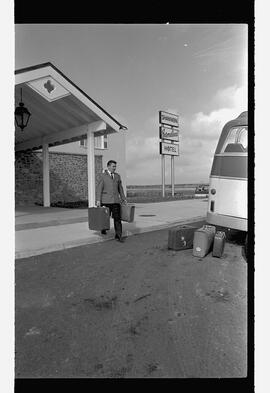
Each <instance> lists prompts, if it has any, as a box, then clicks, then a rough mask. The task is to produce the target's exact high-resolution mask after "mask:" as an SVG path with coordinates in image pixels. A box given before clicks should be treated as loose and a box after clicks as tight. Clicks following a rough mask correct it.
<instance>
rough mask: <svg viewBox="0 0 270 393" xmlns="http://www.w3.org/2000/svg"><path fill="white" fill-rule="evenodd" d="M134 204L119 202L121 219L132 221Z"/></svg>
mask: <svg viewBox="0 0 270 393" xmlns="http://www.w3.org/2000/svg"><path fill="white" fill-rule="evenodd" d="M134 214H135V206H134V205H129V204H128V203H122V204H121V220H122V221H127V222H133V221H134Z"/></svg>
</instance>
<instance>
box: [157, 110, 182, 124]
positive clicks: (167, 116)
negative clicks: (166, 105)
mask: <svg viewBox="0 0 270 393" xmlns="http://www.w3.org/2000/svg"><path fill="white" fill-rule="evenodd" d="M159 122H160V123H161V124H167V125H169V126H173V127H179V116H178V115H174V114H173V113H169V112H164V111H159Z"/></svg>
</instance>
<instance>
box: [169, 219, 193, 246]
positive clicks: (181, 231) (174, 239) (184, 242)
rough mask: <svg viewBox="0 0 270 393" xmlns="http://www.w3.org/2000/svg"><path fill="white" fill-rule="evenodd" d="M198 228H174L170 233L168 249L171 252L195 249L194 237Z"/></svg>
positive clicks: (188, 226)
mask: <svg viewBox="0 0 270 393" xmlns="http://www.w3.org/2000/svg"><path fill="white" fill-rule="evenodd" d="M196 229H197V228H196V227H193V226H191V225H182V226H179V227H176V228H172V229H170V230H169V233H168V248H169V249H171V250H186V249H188V248H192V247H193V237H194V232H195V231H196Z"/></svg>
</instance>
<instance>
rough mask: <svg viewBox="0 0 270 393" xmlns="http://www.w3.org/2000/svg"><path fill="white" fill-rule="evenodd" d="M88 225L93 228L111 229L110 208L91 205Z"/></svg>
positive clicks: (97, 229)
mask: <svg viewBox="0 0 270 393" xmlns="http://www.w3.org/2000/svg"><path fill="white" fill-rule="evenodd" d="M88 226H89V229H91V230H96V231H102V229H105V230H109V229H110V210H109V208H108V207H105V206H104V207H89V208H88Z"/></svg>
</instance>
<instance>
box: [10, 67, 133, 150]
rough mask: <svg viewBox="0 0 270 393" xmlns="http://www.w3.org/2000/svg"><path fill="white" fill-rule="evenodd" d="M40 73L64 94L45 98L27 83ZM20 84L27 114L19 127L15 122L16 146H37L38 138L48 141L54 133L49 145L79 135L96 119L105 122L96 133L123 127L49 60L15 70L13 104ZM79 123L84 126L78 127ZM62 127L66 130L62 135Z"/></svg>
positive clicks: (35, 147)
mask: <svg viewBox="0 0 270 393" xmlns="http://www.w3.org/2000/svg"><path fill="white" fill-rule="evenodd" d="M44 77H45V79H46V78H47V77H48V79H51V80H52V81H53V82H54V83H55V84H57V85H58V87H59V89H60V90H61V89H63V90H64V91H65V92H66V95H64V94H63V96H62V97H61V96H60V98H56V99H54V100H52V101H49V100H48V99H46V96H45V95H42V91H41V92H40V91H38V90H34V89H33V88H32V87H30V85H29V84H31V82H34V83H36V82H38V81H39V80H41V81H42V79H43V78H44ZM41 87H43V84H42V85H41ZM21 88H22V101H23V103H24V105H25V107H26V108H27V109H28V110H29V111H30V113H31V117H30V120H29V123H28V125H27V127H26V128H25V129H24V130H23V131H22V130H21V129H20V128H19V127H17V126H16V125H15V148H16V150H20V146H22V147H23V146H25V145H26V143H27V146H30V148H33V149H37V148H40V147H41V146H40V142H41V141H43V142H44V143H46V142H47V140H48V141H50V139H52V137H53V136H57V135H59V139H57V138H53V139H54V140H53V142H51V143H50V142H49V146H53V145H56V144H62V143H68V142H72V141H75V140H78V139H81V138H82V136H85V134H86V130H87V125H88V124H91V123H95V122H100V121H102V122H104V123H105V127H104V128H105V129H104V130H99V132H97V135H100V134H102V133H103V134H109V133H114V132H118V131H119V129H121V128H124V129H125V128H126V127H124V126H122V125H121V124H120V123H119V122H118V121H117V120H115V119H114V118H113V117H112V116H111V115H109V114H108V113H107V112H106V111H105V110H104V109H103V108H101V107H100V106H99V105H98V104H96V103H95V102H94V101H93V100H92V99H91V98H90V97H89V96H87V95H86V94H85V93H84V92H83V91H82V90H81V89H79V88H78V87H77V86H76V85H74V84H73V82H71V81H70V80H69V79H68V78H67V77H65V76H64V75H63V74H62V73H61V72H60V71H59V70H58V69H57V68H56V67H54V66H53V65H52V64H51V63H45V64H43V65H42V64H41V65H39V66H34V67H29V68H27V69H23V70H18V71H16V85H15V106H17V105H18V104H19V102H20V101H21ZM45 93H47V92H46V91H45ZM47 95H48V93H47ZM83 125H85V126H86V127H82V126H83ZM78 127H79V130H80V131H79V132H78ZM73 129H74V133H73V132H72V130H73ZM65 130H68V133H67V135H66V138H65ZM97 131H98V130H97Z"/></svg>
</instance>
